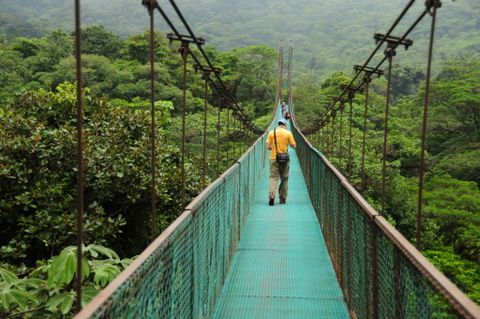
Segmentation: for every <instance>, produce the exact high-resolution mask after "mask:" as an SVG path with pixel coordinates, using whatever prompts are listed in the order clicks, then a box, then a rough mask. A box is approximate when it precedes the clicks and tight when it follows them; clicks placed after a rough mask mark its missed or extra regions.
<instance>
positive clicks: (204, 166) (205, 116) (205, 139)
mask: <svg viewBox="0 0 480 319" xmlns="http://www.w3.org/2000/svg"><path fill="white" fill-rule="evenodd" d="M203 78H204V80H205V92H204V93H205V95H204V99H205V106H204V111H203V158H202V189H204V188H205V184H206V183H205V179H206V174H207V107H208V101H207V97H208V96H207V95H208V73H204V74H203Z"/></svg>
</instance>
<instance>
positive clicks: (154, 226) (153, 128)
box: [148, 0, 157, 240]
mask: <svg viewBox="0 0 480 319" xmlns="http://www.w3.org/2000/svg"><path fill="white" fill-rule="evenodd" d="M155 3H156V1H155V0H150V2H149V4H150V6H149V10H148V11H149V14H150V77H151V78H150V103H151V127H150V134H151V147H150V151H151V179H152V180H151V193H152V194H151V197H152V198H151V214H152V216H151V218H152V221H151V222H152V240H153V239H154V238H155V237H156V236H157V192H156V181H155V177H156V173H157V172H156V164H157V154H156V122H155V32H154V13H155V11H154V10H155Z"/></svg>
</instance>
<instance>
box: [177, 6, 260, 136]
mask: <svg viewBox="0 0 480 319" xmlns="http://www.w3.org/2000/svg"><path fill="white" fill-rule="evenodd" d="M169 2H170V4H171V5H172V7H173V9H174V10H175V12H176V14H177V15H178V17H179V18H180V20H181V21H182V23H183V25H184V26H185V28H186V29H187V31H188V34H189V36H190V37H191V38H192V39H193V42H194V43H195V44H196V46H197V48H198V50H199V51H200V53H201V54H202V56H203V58H204V59H205V61H206V62H207V65H208V66H209V67H210V68H211V69H214V66H213V64H212V62H211V60H210V58H209V57H208V55H207V54H206V52H205V50H204V49H203V47H202V44H201V41H199V40H198V39H199V38H197V37H196V36H195V34H194V33H193V31H192V29H191V28H190V25H189V24H188V22H187V20H186V19H185V17H184V16H183V14H182V12H181V11H180V9H179V8H178V6H177V4H176V3H175V1H174V0H169ZM194 59H196V58H194ZM196 62H197V63H198V64H199V62H198V60H197V61H196ZM214 75H215V77H216V78H217V81H218V83H219V84H220V86H221V88H222V89H223V90H224V92H225V94H226V95H227V96H228V97H229V99H230V100H231V101H232V106H234V107H235V111H236V112H237V113H238V115H239V117H241V118H242V119H243V120H244V121H246V122H247V123H248V126H249V128H250V129H252V130H253V131H255V132H256V133H260V132H262V133H263V130H261V129H259V128H257V127H255V126H254V125H253V124H252V123H251V122H250V120H249V119H248V117H247V116H246V115H245V113H244V112H243V110H242V108H241V107H240V106H239V105H238V104H237V102H236V101H235V98H234V97H233V96H232V94H231V92H230V91H229V90H227V87H226V85H225V83H224V82H223V80H222V78H221V77H220V75H219V74H218V73H216V72H214ZM232 109H233V107H232Z"/></svg>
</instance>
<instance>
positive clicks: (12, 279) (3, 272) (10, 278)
mask: <svg viewBox="0 0 480 319" xmlns="http://www.w3.org/2000/svg"><path fill="white" fill-rule="evenodd" d="M0 277H1V278H2V280H3V281H4V282H6V283H7V284H10V285H14V284H15V283H17V282H18V280H19V279H18V277H17V275H15V274H14V273H13V272H11V271H9V270H7V269H5V268H1V267H0Z"/></svg>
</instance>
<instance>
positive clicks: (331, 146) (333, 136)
mask: <svg viewBox="0 0 480 319" xmlns="http://www.w3.org/2000/svg"><path fill="white" fill-rule="evenodd" d="M335 118H336V114H335V113H333V116H332V131H331V132H330V133H331V135H330V154H331V155H330V157H332V160H333V156H334V152H335V151H334V147H335V146H334V144H335V143H334V138H335Z"/></svg>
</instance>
